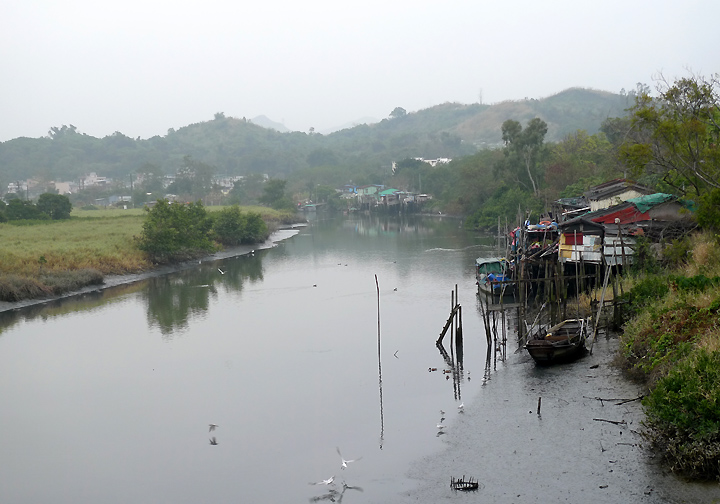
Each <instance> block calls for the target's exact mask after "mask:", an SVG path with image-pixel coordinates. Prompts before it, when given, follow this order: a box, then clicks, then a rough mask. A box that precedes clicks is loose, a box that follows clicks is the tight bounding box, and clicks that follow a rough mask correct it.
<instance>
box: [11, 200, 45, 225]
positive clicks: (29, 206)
mask: <svg viewBox="0 0 720 504" xmlns="http://www.w3.org/2000/svg"><path fill="white" fill-rule="evenodd" d="M5 217H7V219H8V220H46V219H48V218H49V217H48V215H47V214H46V213H44V212H41V211H40V210H39V209H38V207H37V205H35V204H34V203H33V202H32V201H26V200H21V199H19V198H15V199H11V200H10V201H9V202H8V204H7V207H6V208H5Z"/></svg>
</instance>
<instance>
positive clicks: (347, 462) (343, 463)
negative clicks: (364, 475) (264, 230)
mask: <svg viewBox="0 0 720 504" xmlns="http://www.w3.org/2000/svg"><path fill="white" fill-rule="evenodd" d="M336 449H337V452H338V455H340V461H341V462H340V469H347V466H348V464H349V463H350V462H357V461H358V460H360V459H361V458H362V457H358V458H356V459H351V460H345V459H344V458H343V456H342V453H340V448H337V447H336Z"/></svg>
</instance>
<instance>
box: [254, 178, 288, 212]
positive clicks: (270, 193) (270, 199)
mask: <svg viewBox="0 0 720 504" xmlns="http://www.w3.org/2000/svg"><path fill="white" fill-rule="evenodd" d="M286 184H287V180H281V179H270V180H268V181H267V182H265V187H264V188H263V194H262V196H260V198H259V199H260V203H263V204H265V205H268V206H271V207H273V208H275V209H278V210H280V209H287V208H293V207H294V206H295V205H294V204H293V202H292V201H291V200H290V198H288V197H287V196H285V185H286Z"/></svg>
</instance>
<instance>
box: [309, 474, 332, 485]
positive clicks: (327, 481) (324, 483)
mask: <svg viewBox="0 0 720 504" xmlns="http://www.w3.org/2000/svg"><path fill="white" fill-rule="evenodd" d="M333 481H335V476H330V477H329V478H328V479H324V480H322V481H318V482H317V483H310V484H311V485H332V483H333Z"/></svg>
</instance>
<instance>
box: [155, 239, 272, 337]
mask: <svg viewBox="0 0 720 504" xmlns="http://www.w3.org/2000/svg"><path fill="white" fill-rule="evenodd" d="M262 279H263V267H262V253H257V254H253V255H248V256H238V257H234V258H230V259H226V260H223V261H212V262H207V263H204V264H200V265H198V267H197V268H193V269H187V270H183V271H179V272H177V273H174V274H171V275H166V276H161V277H155V278H151V279H150V280H148V284H147V289H146V290H145V291H144V293H143V297H144V298H145V300H146V301H147V317H148V322H149V324H150V326H151V327H153V326H154V327H157V328H158V329H160V332H161V333H162V334H163V337H164V338H167V339H169V338H172V335H173V333H174V332H176V331H183V330H185V329H187V327H188V324H189V322H190V321H191V320H192V319H193V318H195V317H201V316H204V315H205V313H206V312H207V310H208V308H209V306H210V304H211V301H212V300H215V299H217V295H218V291H217V289H218V287H223V288H224V289H225V290H226V291H228V292H230V291H238V292H239V291H241V290H242V288H243V285H244V284H245V283H246V282H248V281H249V282H251V283H254V282H258V281H262Z"/></svg>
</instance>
